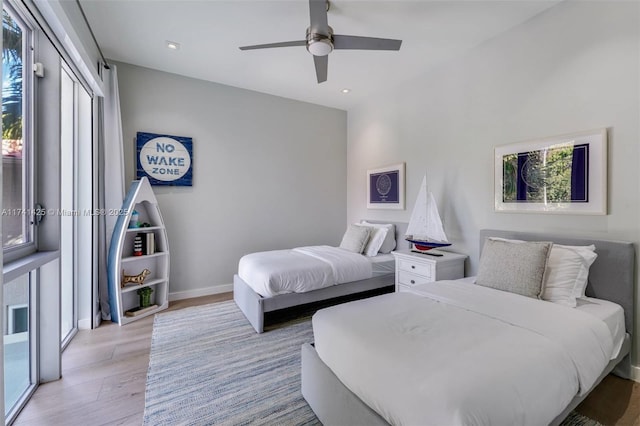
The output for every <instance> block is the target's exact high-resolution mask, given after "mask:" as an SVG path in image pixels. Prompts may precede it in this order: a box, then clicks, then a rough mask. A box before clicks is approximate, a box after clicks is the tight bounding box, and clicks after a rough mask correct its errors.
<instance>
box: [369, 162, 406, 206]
mask: <svg viewBox="0 0 640 426" xmlns="http://www.w3.org/2000/svg"><path fill="white" fill-rule="evenodd" d="M404 169H405V166H404V163H399V164H394V165H391V166H387V167H380V168H377V169H371V170H367V208H369V209H400V210H402V209H404Z"/></svg>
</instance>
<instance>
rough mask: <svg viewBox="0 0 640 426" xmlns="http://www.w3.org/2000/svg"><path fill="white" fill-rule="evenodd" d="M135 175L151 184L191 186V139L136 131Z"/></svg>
mask: <svg viewBox="0 0 640 426" xmlns="http://www.w3.org/2000/svg"><path fill="white" fill-rule="evenodd" d="M136 163H137V164H136V176H137V178H138V179H140V178H142V177H144V176H146V177H147V178H148V179H149V183H151V185H172V186H193V140H192V139H191V138H187V137H183V136H171V135H159V134H155V133H145V132H138V133H137V135H136Z"/></svg>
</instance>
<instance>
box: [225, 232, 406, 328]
mask: <svg viewBox="0 0 640 426" xmlns="http://www.w3.org/2000/svg"><path fill="white" fill-rule="evenodd" d="M368 222H369V223H371V224H393V225H394V229H395V240H396V244H397V245H396V248H397V249H399V248H403V249H404V248H408V247H409V245H408V243H407V242H406V241H405V240H404V234H405V231H406V229H407V224H406V223H402V222H389V221H387V222H381V221H375V220H369V221H368ZM270 253H273V252H264V254H265V256H263V257H262V258H261V259H260V262H262V263H264V264H268V263H272V262H271V260H270V259H269V256H271V254H270ZM385 256H389V257H388V258H387V259H392V255H391V254H388V255H385ZM363 257H364V256H363ZM307 258H308V256H306V257H300V258H299V259H296V260H295V261H294V262H289V263H291V264H292V266H295V267H298V266H299V265H301V264H304V262H305V259H307ZM273 261H274V262H278V260H273ZM241 262H242V260H241ZM256 263H259V262H256ZM372 263H373V264H374V265H373V268H374V270H375V267H376V265H375V263H376V260H373V262H372ZM266 266H268V265H266ZM384 269H386V270H387V272H386V273H382V272H378V273H374V274H373V276H372V277H371V278H366V279H360V280H355V281H350V282H346V283H342V284H338V285H330V286H327V287H323V288H317V289H314V290H311V291H304V292H297V291H298V290H297V289H293V288H290V289H289V290H291V291H292V292H287V293H283V294H277V293H278V292H275V294H274V291H272V290H271V289H268V288H265V287H266V285H265V284H260V283H258V284H256V283H252V284H253V285H250V284H249V283H248V282H247V281H249V279H250V278H251V277H252V275H251V274H248V275H245V276H244V278H245V279H243V278H242V277H241V276H240V274H235V275H234V277H233V299H234V301H235V303H236V304H237V305H238V307H239V308H240V310H241V311H242V312H243V313H244V315H245V317H246V318H247V320H248V321H249V322H250V323H251V325H252V326H253V328H254V329H255V330H256V332H258V333H262V332H263V331H264V325H265V315H266V314H268V313H273V312H276V311H281V310H284V309H289V308H293V307H298V306H301V305H306V304H310V303H315V302H328V301H331V300H336V301H338V300H342V298H344V297H347V296H352V297H358V296H357V295H363V296H365V295H369V294H375V293H376V292H377V293H380V292H391V291H393V288H394V284H395V278H394V273H393V272H394V271H393V268H391V269H389V267H388V262H387V266H386V268H383V267H380V270H381V271H383V270H384ZM253 275H258V274H253ZM315 275H316V276H320V277H323V275H325V274H322V273H317V274H315ZM325 278H326V277H325ZM290 287H295V286H290ZM256 288H257V289H261V292H262V294H260V292H258V291H257V290H256Z"/></svg>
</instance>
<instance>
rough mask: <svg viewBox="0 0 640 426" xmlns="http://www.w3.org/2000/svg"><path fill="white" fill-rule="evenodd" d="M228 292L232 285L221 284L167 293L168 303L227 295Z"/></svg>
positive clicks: (231, 289)
mask: <svg viewBox="0 0 640 426" xmlns="http://www.w3.org/2000/svg"><path fill="white" fill-rule="evenodd" d="M230 291H233V284H222V285H216V286H213V287H206V288H199V289H197V290H187V291H177V292H175V293H169V301H170V302H172V301H174V300H182V299H191V298H193V297H201V296H210V295H212V294H220V293H228V292H230Z"/></svg>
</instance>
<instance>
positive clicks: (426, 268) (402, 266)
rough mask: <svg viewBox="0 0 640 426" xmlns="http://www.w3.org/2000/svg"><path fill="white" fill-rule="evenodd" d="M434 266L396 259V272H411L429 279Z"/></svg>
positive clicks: (432, 274)
mask: <svg viewBox="0 0 640 426" xmlns="http://www.w3.org/2000/svg"><path fill="white" fill-rule="evenodd" d="M433 267H434V265H425V264H424V263H419V262H412V261H410V260H405V259H398V270H400V271H405V272H411V273H412V274H418V275H422V276H424V277H426V278H429V279H431V278H432V277H433V276H434V273H433Z"/></svg>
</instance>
